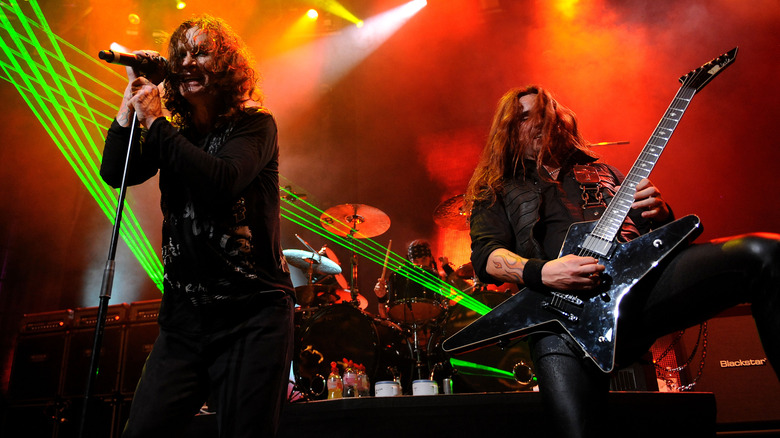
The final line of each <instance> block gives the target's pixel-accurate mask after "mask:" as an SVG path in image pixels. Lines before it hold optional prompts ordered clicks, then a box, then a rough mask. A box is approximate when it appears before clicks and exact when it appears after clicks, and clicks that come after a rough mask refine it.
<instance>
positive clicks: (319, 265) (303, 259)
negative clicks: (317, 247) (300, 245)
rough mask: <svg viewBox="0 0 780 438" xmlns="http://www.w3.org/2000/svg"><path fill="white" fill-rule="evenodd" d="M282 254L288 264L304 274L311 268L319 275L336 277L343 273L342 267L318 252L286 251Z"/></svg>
mask: <svg viewBox="0 0 780 438" xmlns="http://www.w3.org/2000/svg"><path fill="white" fill-rule="evenodd" d="M282 254H284V258H286V259H287V263H289V264H291V265H293V266H295V267H296V268H298V269H302V270H303V271H304V272H308V271H309V266H311V267H312V269H313V272H315V273H317V274H326V275H336V274H340V273H341V266H339V265H338V264H337V263H336V262H334V261H332V260H331V259H329V258H327V257H323V256H321V255H319V254H317V253H316V252H311V251H303V250H300V249H285V250H283V251H282Z"/></svg>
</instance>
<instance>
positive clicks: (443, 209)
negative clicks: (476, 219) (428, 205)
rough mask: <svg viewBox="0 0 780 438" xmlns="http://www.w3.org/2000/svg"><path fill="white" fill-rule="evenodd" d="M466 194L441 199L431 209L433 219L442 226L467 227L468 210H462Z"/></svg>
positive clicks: (456, 228)
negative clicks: (433, 208) (432, 209)
mask: <svg viewBox="0 0 780 438" xmlns="http://www.w3.org/2000/svg"><path fill="white" fill-rule="evenodd" d="M465 200H466V195H457V196H453V197H452V198H449V199H446V200H444V201H442V202H441V203H440V204H439V205H438V206H437V207H436V209H435V210H434V211H433V221H434V222H436V225H438V226H440V227H442V228H450V229H453V230H461V231H463V230H468V229H469V212H467V211H463V206H464V204H465Z"/></svg>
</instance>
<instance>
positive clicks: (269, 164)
mask: <svg viewBox="0 0 780 438" xmlns="http://www.w3.org/2000/svg"><path fill="white" fill-rule="evenodd" d="M134 54H136V55H138V56H156V54H155V53H153V52H144V51H138V52H134ZM168 60H169V61H168V63H167V68H166V75H165V79H164V81H163V82H162V85H161V87H162V88H164V96H165V97H164V99H163V98H161V96H160V91H159V89H158V87H157V86H155V85H154V84H153V83H152V82H151V81H150V80H149V79H147V78H145V77H142V76H139V73H140V72H138V71H137V70H135V69H134V68H133V67H127V76H128V85H127V88H126V89H125V92H124V97H123V100H122V104H121V106H120V109H119V112H118V114H117V115H116V120H115V121H114V122H113V123H112V125H111V127H110V128H109V130H108V133H107V136H106V142H105V150H104V155H103V162H102V165H101V176H102V177H103V179H104V180H105V181H106V182H107V183H108V184H110V185H112V186H114V187H117V186H120V185H121V178H122V170H123V165H124V159H125V155H126V152H127V148H128V143H129V137H130V131H131V128H130V127H131V123H133V119H137V120H138V121H139V122H140V124H141V126H142V127H143V129H144V130H145V131H146V132H145V135H143V136H141V137H142V140H141V144H140V145H138V144H136V145H133V146H132V151H131V158H130V163H129V164H130V168H129V175H128V183H129V184H140V183H143V182H144V181H146V180H148V179H150V178H151V177H152V176H154V175H155V174H156V173H157V172H158V171H159V173H160V177H159V186H160V193H161V208H162V213H163V235H162V241H163V242H162V259H163V264H164V267H165V276H164V291H165V293H164V295H163V298H162V304H161V307H160V316H159V320H158V323H159V326H160V334H159V337H158V338H157V340H156V342H155V344H154V347H153V350H152V352H151V353H150V355H149V357H148V358H147V361H146V365H145V366H144V370H143V374H142V376H141V379H140V381H139V383H138V386H137V388H136V391H135V396H134V398H133V402H132V406H131V408H130V415H129V419H128V422H127V424H126V426H125V429H124V433H123V437H125V438H133V437H144V438H148V437H169V436H174V435H177V433H179V432H181V430H182V428H183V427H184V426H186V424H187V422H189V421H191V420H192V418H193V417H194V415H195V414H196V413H197V412H198V410H199V409H200V408H201V407H202V406H203V404H204V402H206V401H208V406H209V410H211V411H216V413H217V416H218V427H219V428H220V432H219V436H221V437H250V436H251V437H265V436H273V435H274V434H275V433H276V430H277V427H278V422H279V417H280V414H281V409H282V406H283V404H284V400H285V396H286V387H287V380H288V375H289V370H290V362H291V359H292V349H293V343H292V342H293V304H294V291H293V288H292V284H291V281H290V275H289V271H288V269H287V265H286V262H285V260H284V257H283V255H282V249H281V243H280V229H279V227H280V211H279V203H280V196H279V181H278V167H279V162H278V156H279V148H278V145H277V129H276V123H275V121H274V118H273V116H272V115H271V113H270V112H269V111H268V110H267V109H265V108H264V107H262V106H261V95H260V92H259V89H258V88H257V86H256V73H255V71H254V70H253V68H252V65H253V62H252V60H251V57H250V55H249V53H248V50H247V48H246V46H245V45H244V43H243V42H242V40H241V39H240V38H239V36H238V35H236V34H235V32H234V31H233V30H232V29H231V28H230V27H229V26H228V25H227V24H225V23H224V22H223V21H222V20H221V19H218V18H214V17H211V16H208V15H203V16H199V17H196V18H193V19H191V20H188V21H185V22H184V23H182V24H181V25H180V26H179V27H178V28H177V29H176V30H175V31H174V32H173V34H172V35H171V39H170V43H169V47H168ZM163 108H165V109H166V110H167V111H168V112H169V113H170V117H169V118H166V117H165V116H164V113H163Z"/></svg>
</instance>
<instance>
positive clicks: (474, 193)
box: [466, 86, 780, 437]
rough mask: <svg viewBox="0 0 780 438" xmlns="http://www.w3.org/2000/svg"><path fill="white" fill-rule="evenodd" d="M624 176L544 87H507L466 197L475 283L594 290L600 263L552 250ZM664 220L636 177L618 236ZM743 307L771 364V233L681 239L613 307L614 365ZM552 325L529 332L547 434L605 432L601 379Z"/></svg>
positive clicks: (774, 333)
mask: <svg viewBox="0 0 780 438" xmlns="http://www.w3.org/2000/svg"><path fill="white" fill-rule="evenodd" d="M622 179H623V175H622V174H621V173H620V172H619V171H618V170H617V169H615V168H613V167H611V166H609V165H607V164H604V163H602V162H601V161H599V160H598V159H597V157H596V156H595V154H594V153H593V152H592V151H591V150H590V149H589V147H588V144H587V143H586V142H585V141H584V139H583V137H582V136H581V135H580V133H579V131H578V129H577V120H576V117H575V114H574V112H572V111H571V110H569V109H568V108H566V107H564V106H563V105H561V104H559V103H558V102H557V101H556V100H555V99H554V98H553V96H552V94H551V93H550V92H549V91H548V90H546V89H544V88H542V87H539V86H529V87H526V88H521V89H512V90H510V91H509V92H508V93H506V94H505V95H504V96H503V97H502V98H501V100H500V101H499V104H498V109H497V111H496V113H495V116H494V119H493V125H492V127H491V130H490V134H489V137H488V141H487V145H486V146H485V149H484V150H483V153H482V156H481V158H480V161H479V163H478V165H477V168H476V170H475V171H474V174H473V176H472V178H471V181H470V182H469V186H468V190H467V193H466V198H467V199H466V208H471V219H470V221H471V241H472V244H471V248H472V255H471V260H472V263H473V266H474V270H475V272H476V274H477V275H478V277H479V279H480V280H481V281H483V282H486V283H496V284H498V283H504V282H514V283H517V284H519V285H525V286H528V287H529V288H531V289H533V290H536V291H543V290H557V291H567V292H569V293H573V294H576V293H577V291H588V290H592V289H594V288H597V287H598V285H599V283H600V281H602V275H601V274H602V273H603V271H604V269H605V266H604V265H601V264H600V263H599V261H598V260H597V259H595V258H592V257H580V256H576V255H573V254H568V255H563V256H562V257H559V258H556V257H557V256H558V253H559V251H560V248H561V246H562V244H563V242H564V239H565V237H566V233H567V230H568V227H569V225H571V224H572V223H574V222H580V221H584V220H595V219H598V218H599V217H600V216H599V215H600V214H601V213H602V212H603V210H604V207H605V206H606V204H608V203H609V200H610V198H611V197H612V195H614V193H615V191H616V189H617V187H618V186H619V185H620V183H621V181H622ZM672 220H673V215H672V212H671V210H670V208H669V206H668V205H667V204H666V203H665V202H664V201H663V199H662V198H661V194H660V192H659V191H658V189H657V188H656V187H655V186H654V185H653V184H652V183H651V182H650V181H649V180H647V179H644V180H642V181H641V182H640V183H639V184H638V185H637V187H636V194H635V196H634V203H633V204H632V206H631V212H630V213H629V217H628V219H627V220H626V221H625V223H624V224H623V227H622V229H621V233H620V237H621V238H622V239H624V240H628V239H631V238H633V237H636V236H638V235H640V234H643V233H646V232H648V231H650V230H651V229H653V228H657V227H659V226H662V225H664V224H666V223H668V222H671V221H672ZM519 293H523V292H522V290H521V291H520V292H519ZM740 303H753V316H754V318H755V321H756V325H757V326H758V330H759V333H760V335H761V340H762V343H763V345H764V349H765V350H766V353H767V356H768V358H769V361H770V362H771V363H772V365H773V367H775V370H777V369H778V366H780V235H775V234H767V233H762V234H750V235H742V236H736V237H732V238H728V239H721V240H718V241H714V242H710V243H704V244H697V245H690V246H687V247H685V248H684V249H682V250H681V251H679V252H675V253H673V254H671V255H670V256H669V257H667V258H666V259H664V261H663V263H662V264H661V265H660V266H659V267H657V268H655V269H654V270H653V271H651V272H650V273H649V274H648V275H646V276H645V277H644V278H643V279H642V280H641V281H640V282H639V283H638V284H637V285H636V286H635V287H634V288H633V289H632V290H631V292H630V293H629V294H628V295H627V296H626V297H625V298H624V299H623V301H622V302H621V306H620V318H619V321H618V326H619V328H620V329H619V333H620V334H619V336H618V338H617V352H616V354H617V361H618V363H622V364H629V363H631V362H633V361H634V360H635V359H636V358H637V357H638V356H639V355H641V354H642V353H643V352H646V351H647V349H648V348H649V346H650V345H651V344H652V343H653V342H654V340H655V339H656V338H658V337H660V336H662V335H665V334H667V333H671V332H674V331H677V330H681V329H684V328H686V327H689V326H692V325H695V324H697V323H699V322H701V321H704V320H706V319H708V318H710V317H712V316H714V315H716V314H717V313H719V312H721V311H723V310H725V309H727V308H729V307H732V306H734V305H737V304H740ZM560 332H561V331H556V332H539V333H534V334H532V335H530V336H529V343H530V345H531V350H532V357H533V361H534V365H535V372H536V375H537V378H538V382H539V386H540V391H541V393H542V397H543V400H544V403H545V407H546V409H547V411H548V412H549V414H550V418H551V420H552V421H551V425H550V426H551V429H553V430H552V431H554V432H555V433H557V436H571V437H579V436H596V435H599V434H601V433H604V432H606V431H607V426H608V424H609V415H608V414H607V413H606V412H605V411H604V410H603V408H604V406H605V405H606V396H607V394H608V391H609V375H608V374H605V373H603V372H601V370H600V369H599V368H598V367H596V365H595V364H594V363H593V361H591V360H590V359H588V358H586V357H585V356H584V353H583V351H582V349H581V348H580V347H579V346H578V345H577V344H576V343H575V342H574V341H573V340H572V339H571V337H570V336H568V335H567V334H565V333H563V334H561V333H560Z"/></svg>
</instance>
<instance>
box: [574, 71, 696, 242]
mask: <svg viewBox="0 0 780 438" xmlns="http://www.w3.org/2000/svg"><path fill="white" fill-rule="evenodd" d="M694 94H696V90H695V89H694V88H690V87H687V86H685V85H683V86H682V87H681V88H680V90H678V91H677V95H675V97H674V99H673V100H672V103H671V104H670V105H669V108H667V109H666V112H665V113H664V115H663V117H662V118H661V121H660V122H659V123H658V126H656V128H655V130H654V131H653V134H652V135H651V136H650V139H649V140H648V141H647V143H646V144H645V147H644V148H643V149H642V153H640V154H639V157H638V158H637V159H636V161H635V162H634V165H633V166H632V167H631V170H630V171H629V172H628V175H626V178H625V180H624V181H623V184H622V185H621V186H620V189H619V190H618V192H617V193H616V194H615V197H614V198H613V199H612V201H611V202H610V203H609V206H608V207H607V209H606V210H605V211H604V215H603V216H602V217H601V219H599V221H598V223H597V224H596V226H595V227H594V229H593V232H592V233H591V234H590V235H589V236H588V237H587V238H586V239H585V242H584V243H583V245H582V248H583V254H582V255H584V254H586V252H587V251H591V252H593V253H595V254H598V255H601V256H604V255H606V254H607V253H608V252H609V248H610V247H611V245H612V242H613V240H614V239H615V237H616V236H617V234H618V233H619V232H620V228H621V226H622V225H623V221H624V220H625V219H626V216H627V215H628V212H629V210H630V209H631V204H632V203H633V202H634V193H635V192H636V186H637V184H639V181H641V180H642V179H643V178H647V177H648V176H649V175H650V172H651V171H652V170H653V167H655V164H656V162H658V158H659V157H660V156H661V152H663V150H664V148H665V147H666V145H667V143H668V142H669V138H671V136H672V134H673V133H674V130H675V129H676V128H677V125H678V124H679V123H680V119H681V118H682V115H683V113H685V110H686V109H687V108H688V105H689V104H690V103H691V99H692V98H693V95H694Z"/></svg>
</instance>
